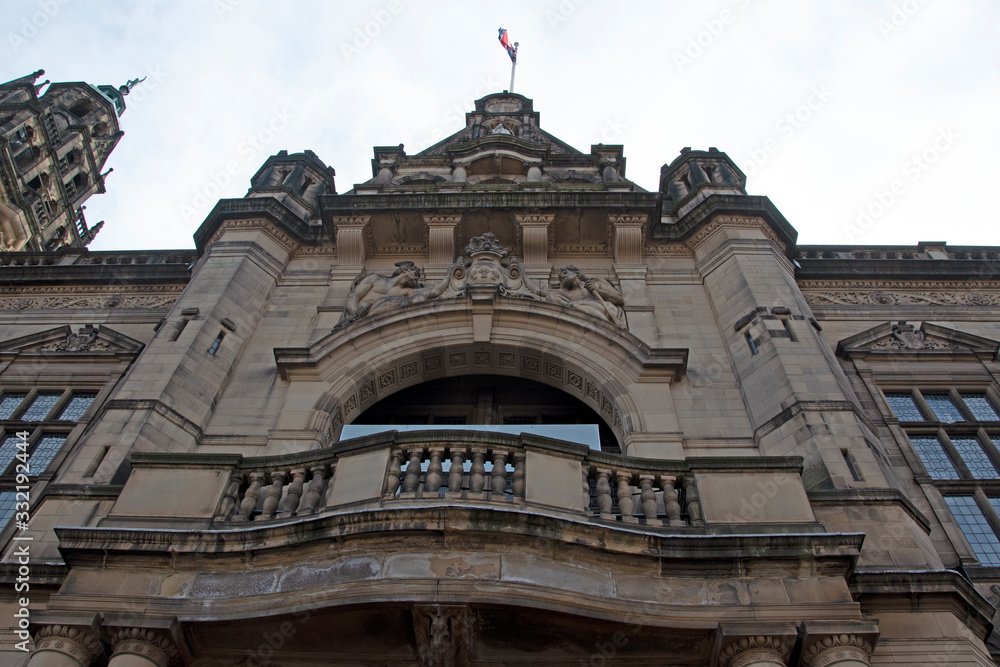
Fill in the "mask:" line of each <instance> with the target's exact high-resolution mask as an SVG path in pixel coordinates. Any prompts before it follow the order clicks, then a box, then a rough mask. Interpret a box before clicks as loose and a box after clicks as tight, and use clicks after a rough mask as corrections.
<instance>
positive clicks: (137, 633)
mask: <svg viewBox="0 0 1000 667" xmlns="http://www.w3.org/2000/svg"><path fill="white" fill-rule="evenodd" d="M111 646H112V647H113V648H114V653H113V654H112V656H111V661H110V663H109V667H113V665H114V662H115V658H116V657H118V656H124V655H134V656H138V657H141V658H144V659H146V660H150V661H152V662H154V663H156V665H157V667H168V665H170V664H172V663H174V662H176V661H177V658H178V657H179V655H180V652H179V651H178V650H177V645H176V644H174V641H173V639H171V638H170V635H169V634H167V633H166V632H163V631H162V630H149V629H146V628H119V629H117V630H115V631H114V633H112V635H111Z"/></svg>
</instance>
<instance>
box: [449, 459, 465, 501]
mask: <svg viewBox="0 0 1000 667" xmlns="http://www.w3.org/2000/svg"><path fill="white" fill-rule="evenodd" d="M464 466H465V452H464V451H463V450H461V449H458V448H452V450H451V468H450V469H449V470H448V492H447V493H446V494H445V495H447V496H448V497H449V498H461V497H462V479H463V478H464V477H465V468H464Z"/></svg>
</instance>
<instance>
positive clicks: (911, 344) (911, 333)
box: [872, 322, 955, 350]
mask: <svg viewBox="0 0 1000 667" xmlns="http://www.w3.org/2000/svg"><path fill="white" fill-rule="evenodd" d="M953 347H955V346H954V345H950V344H948V343H945V342H942V341H938V340H934V339H932V338H928V337H927V336H926V335H925V334H924V332H923V330H921V329H917V328H916V327H915V326H913V325H912V324H907V323H906V322H897V323H896V324H893V325H892V335H891V336H890V337H889V338H886V339H885V340H883V341H880V342H878V343H876V344H874V345H872V349H873V350H943V349H948V348H953Z"/></svg>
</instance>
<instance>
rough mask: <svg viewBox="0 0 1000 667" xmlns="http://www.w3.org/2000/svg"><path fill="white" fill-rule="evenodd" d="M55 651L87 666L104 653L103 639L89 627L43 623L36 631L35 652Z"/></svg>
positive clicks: (84, 666)
mask: <svg viewBox="0 0 1000 667" xmlns="http://www.w3.org/2000/svg"><path fill="white" fill-rule="evenodd" d="M39 651H55V652H57V653H62V654H63V655H67V656H69V657H70V658H72V659H73V660H76V661H77V662H78V663H79V664H81V665H83V667H87V666H88V665H90V664H91V663H92V662H94V660H96V659H97V658H99V657H100V656H101V654H103V653H104V647H103V646H101V639H100V638H99V637H98V636H97V635H96V634H95V633H94V631H93V630H92V629H90V628H87V627H73V626H69V625H43V626H42V627H41V628H39V629H38V631H36V632H35V652H36V653H37V652H39Z"/></svg>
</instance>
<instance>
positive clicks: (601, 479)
mask: <svg viewBox="0 0 1000 667" xmlns="http://www.w3.org/2000/svg"><path fill="white" fill-rule="evenodd" d="M610 479H611V471H610V470H605V469H604V468H598V469H597V510H598V511H599V512H600V513H601V518H602V519H604V520H606V521H614V520H615V515H614V514H612V513H611V505H612V503H613V501H612V499H611V483H610V482H609V481H608V480H610Z"/></svg>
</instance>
